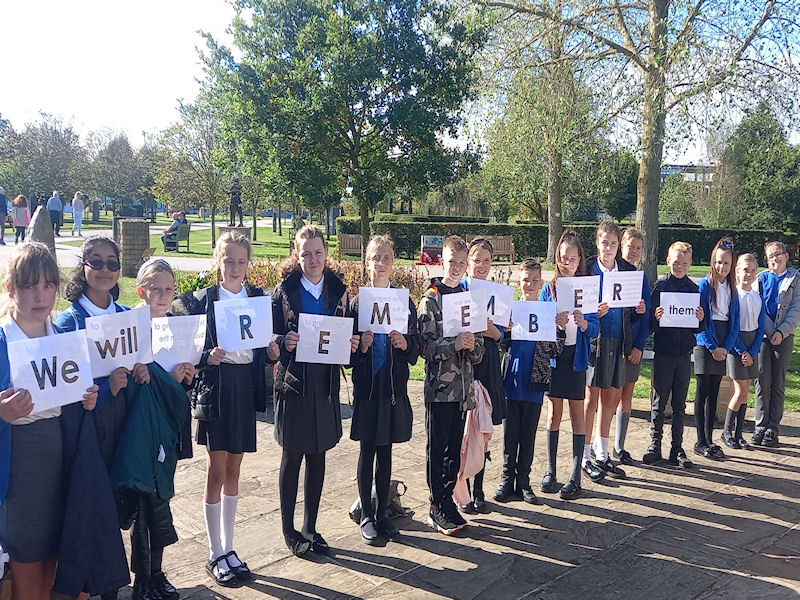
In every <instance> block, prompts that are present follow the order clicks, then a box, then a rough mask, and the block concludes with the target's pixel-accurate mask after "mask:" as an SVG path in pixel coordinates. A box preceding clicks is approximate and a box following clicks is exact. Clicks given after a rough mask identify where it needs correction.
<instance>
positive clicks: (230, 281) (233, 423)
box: [180, 232, 278, 587]
mask: <svg viewBox="0 0 800 600" xmlns="http://www.w3.org/2000/svg"><path fill="white" fill-rule="evenodd" d="M250 255H251V247H250V240H249V239H247V238H246V237H244V236H243V235H242V234H240V233H237V232H229V233H225V234H223V235H222V236H220V238H219V240H218V241H217V245H216V247H215V248H214V265H215V267H216V271H217V283H215V284H214V285H212V286H209V287H207V288H204V289H202V290H198V291H196V292H194V293H192V292H187V293H186V294H184V295H183V296H182V297H181V299H180V302H181V303H182V304H183V307H184V309H185V311H186V312H188V313H190V314H205V315H206V317H207V321H206V343H205V350H204V351H203V356H202V358H201V359H200V366H199V368H198V375H197V379H198V381H197V383H196V386H195V391H193V394H195V393H196V392H197V390H199V389H201V387H202V388H204V389H210V392H209V393H208V395H209V396H210V397H211V398H212V402H214V403H215V406H216V408H217V412H218V418H216V419H215V420H207V421H205V420H200V421H198V423H197V443H198V444H200V445H201V446H205V447H206V451H207V452H208V463H207V470H206V486H205V492H204V499H203V512H204V515H205V522H206V533H207V535H208V562H207V563H206V572H207V573H208V575H209V577H211V578H212V579H213V580H214V581H215V582H216V583H218V584H220V585H223V586H228V587H230V586H234V585H236V584H237V581H246V580H248V579H250V577H251V573H250V569H249V568H248V567H247V563H245V562H243V561H242V560H241V559H240V558H239V556H238V555H237V554H236V551H235V550H234V549H233V530H234V525H235V522H236V510H237V507H238V504H239V474H240V471H241V465H242V458H243V457H244V453H245V452H255V451H256V412H257V411H261V412H263V411H265V410H266V393H267V392H266V370H265V369H266V364H267V358H269V360H275V359H276V358H277V356H278V347H277V345H276V344H275V343H274V342H271V343H270V344H269V346H268V347H267V348H257V349H255V350H235V351H226V350H225V349H224V348H220V347H219V345H218V342H217V329H216V326H215V322H214V319H215V313H214V302H215V301H216V300H229V299H233V298H249V297H254V296H263V295H264V290H262V289H261V288H260V287H258V286H255V285H252V284H251V283H249V282H248V281H247V269H248V266H249V264H250ZM198 386H201V387H198Z"/></svg>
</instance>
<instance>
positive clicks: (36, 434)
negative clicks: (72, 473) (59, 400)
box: [0, 417, 64, 563]
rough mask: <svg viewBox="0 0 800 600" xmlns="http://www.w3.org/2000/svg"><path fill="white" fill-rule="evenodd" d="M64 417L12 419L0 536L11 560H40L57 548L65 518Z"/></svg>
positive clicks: (0, 511) (0, 513) (1, 510)
mask: <svg viewBox="0 0 800 600" xmlns="http://www.w3.org/2000/svg"><path fill="white" fill-rule="evenodd" d="M62 457H63V444H62V441H61V419H60V418H59V417H51V418H49V419H40V420H38V421H34V422H33V423H28V424H26V425H11V463H10V471H9V481H8V492H7V493H6V502H5V504H4V505H3V506H2V507H0V540H2V541H3V547H4V549H5V550H6V552H8V555H9V556H10V557H11V560H14V561H18V562H26V563H27V562H40V561H43V560H45V559H47V557H49V556H52V555H53V554H55V553H56V552H57V551H58V546H59V543H60V541H61V528H62V526H63V522H64V466H63V464H62Z"/></svg>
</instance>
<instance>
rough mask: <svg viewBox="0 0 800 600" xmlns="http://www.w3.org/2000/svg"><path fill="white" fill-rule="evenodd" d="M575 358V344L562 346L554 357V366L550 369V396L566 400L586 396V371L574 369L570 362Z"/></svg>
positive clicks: (580, 398)
mask: <svg viewBox="0 0 800 600" xmlns="http://www.w3.org/2000/svg"><path fill="white" fill-rule="evenodd" d="M574 360H575V346H574V345H572V346H564V350H563V351H562V352H561V354H560V355H559V356H558V358H556V366H555V368H553V369H550V391H549V392H548V393H547V395H548V396H550V397H551V398H566V399H567V400H583V399H584V398H585V397H586V371H575V370H573V368H572V363H573V361H574Z"/></svg>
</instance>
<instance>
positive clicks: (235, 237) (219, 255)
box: [175, 212, 253, 283]
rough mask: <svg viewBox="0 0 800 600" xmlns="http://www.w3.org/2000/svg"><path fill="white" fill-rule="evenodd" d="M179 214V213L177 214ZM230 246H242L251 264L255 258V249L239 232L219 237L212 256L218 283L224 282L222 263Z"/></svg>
mask: <svg viewBox="0 0 800 600" xmlns="http://www.w3.org/2000/svg"><path fill="white" fill-rule="evenodd" d="M175 214H176V215H177V214H178V213H177V212H176V213H175ZM176 218H177V217H176ZM228 246H240V247H242V248H244V249H245V250H246V251H247V262H248V263H249V262H250V258H251V257H252V256H253V247H252V245H251V244H250V240H249V239H248V238H247V237H246V236H244V235H242V234H241V233H239V232H238V231H227V232H225V233H223V234H222V235H221V236H219V239H218V240H217V245H216V246H214V254H213V256H212V264H213V266H214V270H215V271H216V273H217V283H220V282H221V281H222V261H223V260H225V248H227V247H228ZM244 280H245V282H246V281H247V275H246V274H245V276H244Z"/></svg>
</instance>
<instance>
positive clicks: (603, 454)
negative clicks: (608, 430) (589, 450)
mask: <svg viewBox="0 0 800 600" xmlns="http://www.w3.org/2000/svg"><path fill="white" fill-rule="evenodd" d="M598 439H599V440H600V447H599V448H598V447H597V446H596V445H595V448H594V454H595V456H597V460H599V461H601V462H605V461H607V460H608V438H607V437H601V438H598Z"/></svg>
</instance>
